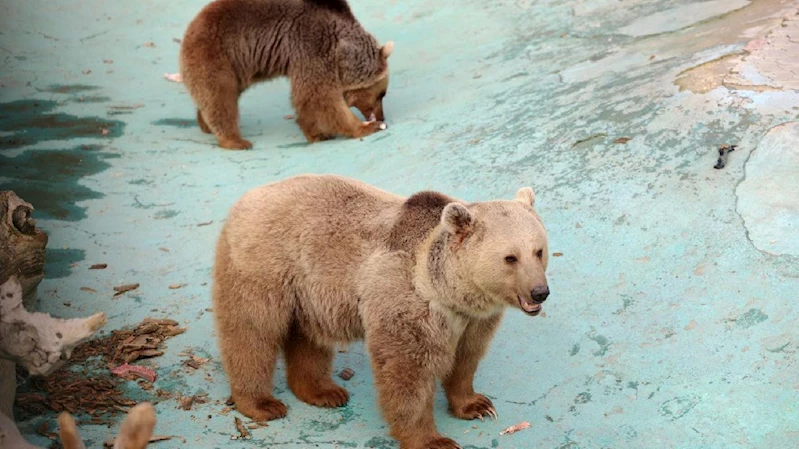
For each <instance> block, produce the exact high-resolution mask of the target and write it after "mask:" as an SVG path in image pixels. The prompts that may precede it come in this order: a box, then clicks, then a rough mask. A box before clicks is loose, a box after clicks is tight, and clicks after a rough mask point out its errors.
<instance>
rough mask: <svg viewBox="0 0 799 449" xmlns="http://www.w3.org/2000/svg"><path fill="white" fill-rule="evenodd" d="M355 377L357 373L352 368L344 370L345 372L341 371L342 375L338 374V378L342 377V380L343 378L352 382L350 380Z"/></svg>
mask: <svg viewBox="0 0 799 449" xmlns="http://www.w3.org/2000/svg"><path fill="white" fill-rule="evenodd" d="M354 375H355V371H353V370H351V369H350V368H344V369H343V370H341V372H340V373H338V377H340V378H342V379H344V380H350V379H352V376H354Z"/></svg>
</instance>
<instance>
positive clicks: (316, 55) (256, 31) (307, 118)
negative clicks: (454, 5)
mask: <svg viewBox="0 0 799 449" xmlns="http://www.w3.org/2000/svg"><path fill="white" fill-rule="evenodd" d="M393 48H394V44H393V42H391V41H389V42H387V43H386V44H385V45H383V46H382V47H381V46H380V45H379V44H378V42H377V40H376V39H375V38H374V36H372V35H371V34H369V33H367V32H366V30H364V29H363V27H362V26H361V24H360V23H359V22H358V21H357V20H356V19H355V16H353V14H352V12H351V11H350V8H349V5H348V4H347V2H346V0H216V1H214V2H211V3H209V4H208V5H207V6H205V8H203V9H202V11H200V13H199V14H198V15H197V17H195V18H194V20H193V21H192V22H191V23H190V24H189V26H188V28H187V30H186V33H185V36H184V38H183V41H182V44H181V48H180V72H181V75H182V76H183V82H184V83H185V85H186V88H187V89H188V91H189V94H190V95H191V96H192V98H193V99H194V102H195V104H196V105H197V123H198V124H199V125H200V128H201V129H202V130H203V132H206V133H213V134H215V135H216V138H217V140H218V141H219V145H220V146H221V147H222V148H227V149H231V150H241V149H248V148H252V143H251V142H250V141H248V140H245V139H243V138H242V137H241V133H240V131H239V106H238V102H239V96H240V95H241V94H242V93H243V92H244V90H246V89H247V88H248V87H250V86H252V85H253V84H255V83H258V82H262V81H266V80H270V79H274V78H277V77H282V76H285V77H288V78H289V79H290V81H291V101H292V104H293V105H294V108H295V110H296V112H297V124H298V125H299V126H300V128H301V129H302V132H303V133H304V134H305V137H306V138H307V139H308V141H309V142H317V141H320V140H327V139H332V138H334V137H336V136H338V135H341V136H346V137H363V136H367V135H369V134H372V133H374V132H376V131H378V130H381V129H385V128H386V125H385V123H384V120H385V117H384V115H383V97H384V96H385V95H386V90H387V89H388V57H389V55H391V52H392V50H393ZM351 106H354V107H356V108H358V109H359V110H360V111H361V113H362V114H363V115H364V117H366V118H367V120H368V121H366V122H362V121H361V120H359V119H358V118H357V117H356V116H355V115H354V114H353V113H352V111H351V110H350V107H351Z"/></svg>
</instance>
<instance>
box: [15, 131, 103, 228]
mask: <svg viewBox="0 0 799 449" xmlns="http://www.w3.org/2000/svg"><path fill="white" fill-rule="evenodd" d="M118 157H119V155H118V154H111V153H107V152H102V151H99V148H98V147H95V146H79V147H75V148H72V149H69V150H28V151H25V152H24V153H22V154H21V155H19V156H16V157H6V156H3V155H2V154H0V166H2V167H3V176H2V177H0V190H13V191H14V192H16V194H17V195H19V197H20V198H24V199H25V201H27V202H29V203H31V204H34V207H35V208H36V214H37V216H41V217H44V218H53V219H58V220H65V221H79V220H83V219H84V218H86V208H85V207H83V206H79V205H78V203H80V202H81V201H85V200H92V199H98V198H102V197H103V196H104V195H103V193H101V192H98V191H95V190H93V189H91V188H89V187H86V186H84V185H81V184H80V180H81V179H82V178H84V177H86V176H90V175H94V174H97V173H99V172H101V171H103V170H106V169H107V168H109V167H110V166H111V165H110V164H109V163H108V162H107V161H108V160H110V159H116V158H118ZM54 186H57V188H55V187H54Z"/></svg>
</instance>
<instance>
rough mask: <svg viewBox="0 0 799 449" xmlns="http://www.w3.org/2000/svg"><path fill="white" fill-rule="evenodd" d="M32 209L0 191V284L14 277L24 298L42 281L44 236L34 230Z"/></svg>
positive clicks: (7, 191)
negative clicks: (20, 287)
mask: <svg viewBox="0 0 799 449" xmlns="http://www.w3.org/2000/svg"><path fill="white" fill-rule="evenodd" d="M32 213H33V206H32V205H31V204H30V203H27V202H25V201H23V200H22V199H21V198H20V197H18V196H17V194H16V193H14V192H13V191H10V190H4V191H0V284H4V283H5V282H6V281H7V280H8V278H10V277H11V276H16V278H17V280H18V281H19V283H20V285H21V286H22V294H23V297H25V298H28V297H29V296H30V295H31V294H32V293H34V292H35V291H36V287H37V286H38V285H39V283H40V282H41V281H42V279H43V278H44V256H45V247H46V246H47V234H45V233H44V232H43V231H42V230H41V229H39V228H37V227H36V221H34V219H33V217H31V214H32Z"/></svg>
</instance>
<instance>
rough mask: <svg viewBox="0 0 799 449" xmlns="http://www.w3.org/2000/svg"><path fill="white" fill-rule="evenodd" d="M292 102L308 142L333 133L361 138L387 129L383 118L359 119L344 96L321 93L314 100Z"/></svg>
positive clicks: (325, 138)
mask: <svg viewBox="0 0 799 449" xmlns="http://www.w3.org/2000/svg"><path fill="white" fill-rule="evenodd" d="M295 102H296V104H295V108H296V110H297V125H299V127H300V129H301V130H302V132H303V134H304V135H305V138H306V139H308V142H312V143H313V142H320V141H323V140H328V139H332V138H334V137H336V136H344V137H349V138H360V137H366V136H368V135H370V134H374V133H376V132H378V131H381V130H384V129H386V124H385V123H383V122H378V121H369V122H362V121H360V120H358V118H357V117H355V114H353V113H352V111H351V110H350V108H348V107H347V103H345V102H344V98H343V97H342V98H337V97H321V98H316V99H314V101H296V100H295Z"/></svg>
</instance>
